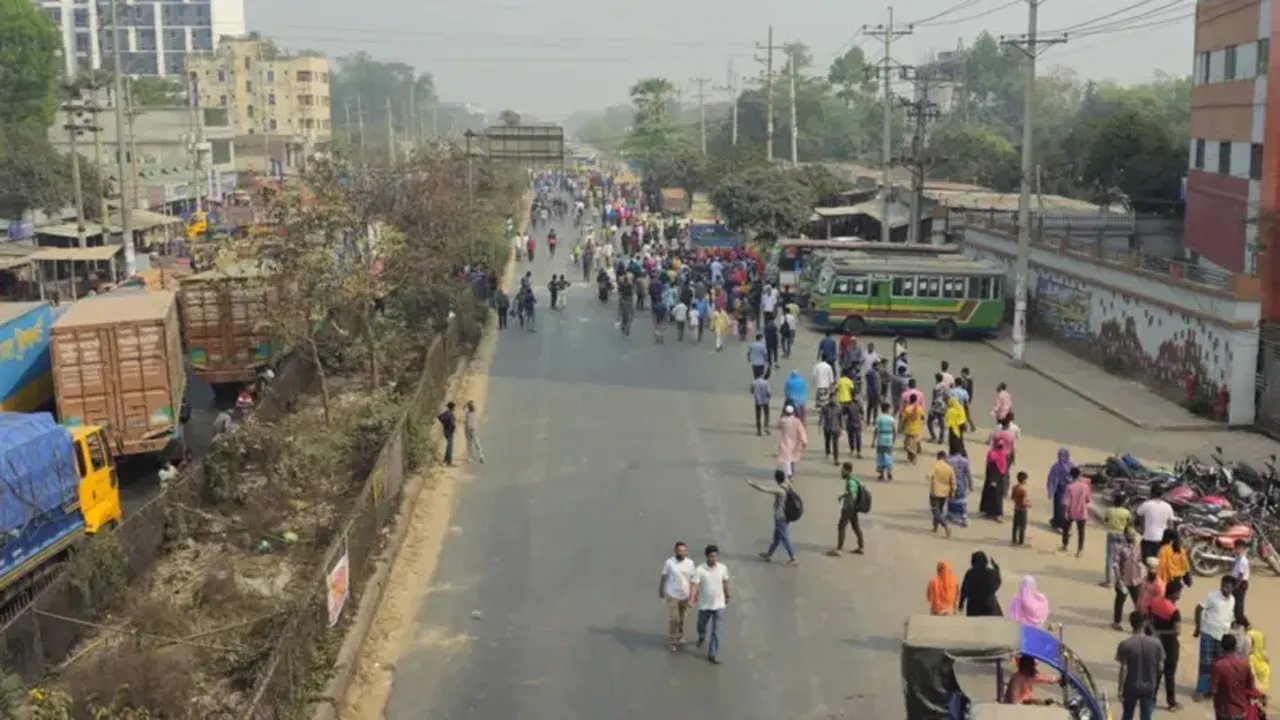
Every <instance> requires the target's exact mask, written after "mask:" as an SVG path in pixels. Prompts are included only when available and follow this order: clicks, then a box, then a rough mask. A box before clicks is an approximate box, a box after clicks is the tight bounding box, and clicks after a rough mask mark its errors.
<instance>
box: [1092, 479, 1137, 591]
mask: <svg viewBox="0 0 1280 720" xmlns="http://www.w3.org/2000/svg"><path fill="white" fill-rule="evenodd" d="M1126 505H1128V496H1127V495H1125V493H1124V492H1123V491H1120V490H1117V491H1116V492H1115V494H1114V495H1112V497H1111V507H1109V508H1107V512H1106V513H1105V514H1104V515H1103V518H1102V524H1103V525H1105V526H1106V528H1107V539H1106V545H1104V546H1103V547H1102V555H1103V558H1102V582H1100V583H1098V584H1099V585H1101V586H1102V587H1111V553H1112V549H1113V548H1114V546H1115V544H1116V543H1122V542H1124V541H1125V535H1126V532H1127V531H1128V530H1129V529H1130V527H1131V523H1132V519H1131V518H1132V515H1131V513H1130V512H1129V508H1127V507H1126Z"/></svg>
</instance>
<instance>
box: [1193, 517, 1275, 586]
mask: <svg viewBox="0 0 1280 720" xmlns="http://www.w3.org/2000/svg"><path fill="white" fill-rule="evenodd" d="M1240 540H1243V541H1245V542H1246V543H1247V544H1248V553H1249V557H1250V559H1258V560H1262V561H1263V562H1265V563H1266V564H1267V567H1269V568H1271V570H1272V572H1275V573H1277V574H1280V558H1278V557H1276V550H1275V548H1274V547H1273V546H1272V545H1271V541H1270V540H1268V539H1267V536H1266V535H1265V534H1263V532H1262V530H1261V529H1260V528H1259V527H1258V526H1257V523H1255V522H1253V521H1250V522H1241V523H1235V524H1230V525H1227V526H1226V527H1224V528H1221V529H1218V530H1210V529H1201V530H1198V531H1196V532H1193V533H1191V536H1190V541H1189V542H1188V543H1187V558H1188V560H1189V561H1190V565H1191V572H1193V573H1195V574H1196V575H1200V576H1202V577H1212V576H1214V575H1223V574H1225V573H1226V572H1227V571H1228V570H1230V569H1231V563H1232V562H1234V561H1235V557H1236V550H1235V547H1236V542H1238V541H1240Z"/></svg>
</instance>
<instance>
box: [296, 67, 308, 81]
mask: <svg viewBox="0 0 1280 720" xmlns="http://www.w3.org/2000/svg"><path fill="white" fill-rule="evenodd" d="M296 77H297V78H298V82H311V71H310V70H299V71H298V74H297V76H296Z"/></svg>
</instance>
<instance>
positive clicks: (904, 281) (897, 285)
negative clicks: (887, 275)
mask: <svg viewBox="0 0 1280 720" xmlns="http://www.w3.org/2000/svg"><path fill="white" fill-rule="evenodd" d="M893 296H894V297H902V298H909V297H915V296H916V279H915V278H913V277H896V278H894V279H893Z"/></svg>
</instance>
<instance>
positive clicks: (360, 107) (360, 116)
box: [356, 95, 364, 165]
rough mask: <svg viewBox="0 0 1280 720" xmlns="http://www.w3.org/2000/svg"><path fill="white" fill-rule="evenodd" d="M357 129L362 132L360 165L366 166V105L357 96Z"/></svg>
mask: <svg viewBox="0 0 1280 720" xmlns="http://www.w3.org/2000/svg"><path fill="white" fill-rule="evenodd" d="M356 127H357V128H358V129H359V131H360V164H361V165H363V164H364V104H363V101H362V100H361V98H360V96H359V95H356Z"/></svg>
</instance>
